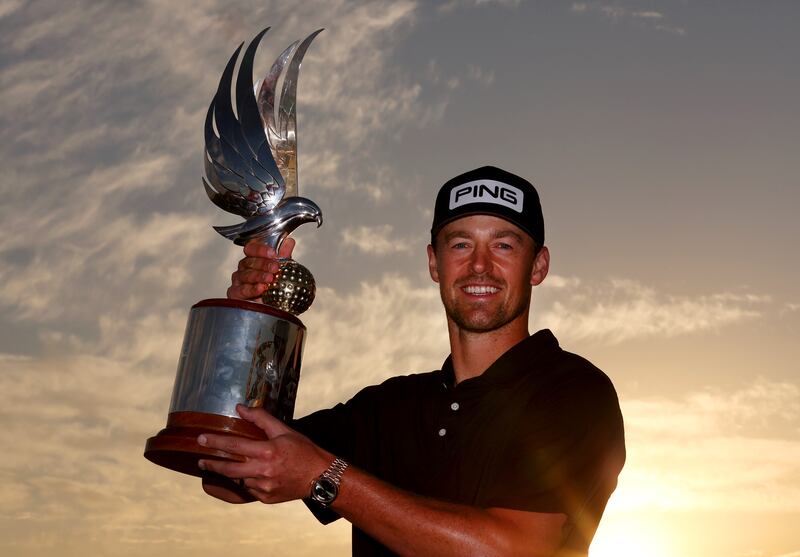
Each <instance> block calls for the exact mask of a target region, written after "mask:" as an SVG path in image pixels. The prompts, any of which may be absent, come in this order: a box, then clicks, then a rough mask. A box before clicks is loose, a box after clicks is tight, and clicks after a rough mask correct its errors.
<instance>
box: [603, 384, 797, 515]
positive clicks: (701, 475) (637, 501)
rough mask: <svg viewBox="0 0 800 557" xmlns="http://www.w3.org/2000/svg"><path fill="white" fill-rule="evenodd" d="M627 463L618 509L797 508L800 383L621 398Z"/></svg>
mask: <svg viewBox="0 0 800 557" xmlns="http://www.w3.org/2000/svg"><path fill="white" fill-rule="evenodd" d="M621 405H622V410H623V414H624V416H625V423H626V439H627V441H626V442H627V446H628V462H627V464H626V468H625V470H624V471H623V476H622V479H621V482H620V487H619V489H618V492H617V494H616V495H615V496H614V498H613V499H612V502H613V505H614V508H617V509H619V510H635V509H639V510H641V509H644V508H651V509H652V508H656V509H721V510H725V511H747V512H796V511H798V510H800V464H798V463H800V441H798V440H797V436H796V433H797V430H796V423H797V420H798V418H800V386H799V385H797V384H795V383H788V382H774V381H770V380H767V379H764V378H759V379H756V380H754V381H753V382H752V383H751V384H749V385H747V386H745V387H742V388H741V389H739V390H737V391H733V392H727V393H726V392H722V391H719V390H711V389H708V390H703V391H699V392H692V393H688V394H687V395H685V396H684V397H683V398H681V399H678V400H675V399H665V398H648V399H640V400H635V399H630V400H629V399H626V398H625V397H623V398H622V400H621Z"/></svg>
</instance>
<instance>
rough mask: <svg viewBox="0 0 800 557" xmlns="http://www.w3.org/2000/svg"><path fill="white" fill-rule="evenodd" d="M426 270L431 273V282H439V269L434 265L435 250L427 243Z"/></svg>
mask: <svg viewBox="0 0 800 557" xmlns="http://www.w3.org/2000/svg"><path fill="white" fill-rule="evenodd" d="M428 272H429V273H430V274H431V278H432V279H433V282H439V269H438V268H437V267H436V250H434V249H433V246H432V245H430V244H428Z"/></svg>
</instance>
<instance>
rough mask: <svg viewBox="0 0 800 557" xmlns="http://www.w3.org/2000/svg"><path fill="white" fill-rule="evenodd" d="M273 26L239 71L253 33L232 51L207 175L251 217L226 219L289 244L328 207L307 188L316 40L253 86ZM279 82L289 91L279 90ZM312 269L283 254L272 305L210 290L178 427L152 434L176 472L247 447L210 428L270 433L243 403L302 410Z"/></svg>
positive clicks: (149, 448) (189, 351) (242, 233)
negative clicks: (305, 124) (220, 445)
mask: <svg viewBox="0 0 800 557" xmlns="http://www.w3.org/2000/svg"><path fill="white" fill-rule="evenodd" d="M268 30H269V28H267V29H264V30H263V31H261V32H260V33H259V34H258V35H256V36H255V38H254V39H253V40H252V41H251V42H250V44H249V45H248V47H247V49H246V50H245V52H244V55H243V56H242V57H241V62H240V64H239V72H238V74H237V77H236V84H235V99H236V107H235V110H234V106H233V101H232V97H231V92H232V88H233V83H232V80H233V74H234V67H235V66H236V61H237V59H238V58H239V53H240V51H241V49H242V47H243V46H244V43H242V44H240V45H239V48H237V49H236V51H235V52H234V53H233V55H232V56H231V59H230V60H229V61H228V65H227V66H226V67H225V71H224V72H223V73H222V78H221V79H220V82H219V88H218V89H217V93H216V95H215V96H214V99H213V100H212V101H211V105H210V106H209V107H208V114H207V115H206V122H205V143H206V148H205V156H204V162H205V175H206V176H205V178H204V179H203V186H204V187H205V191H206V193H207V194H208V197H209V198H210V199H211V201H212V202H213V203H214V204H215V205H217V206H218V207H220V208H221V209H224V210H225V211H228V212H230V213H234V214H237V215H240V216H242V217H244V218H245V221H244V222H243V223H241V224H236V225H232V226H215V227H214V229H215V230H217V232H219V233H220V234H222V235H223V236H225V237H226V238H228V239H230V240H232V241H233V242H234V243H236V244H238V245H244V244H245V243H247V242H249V241H250V240H253V239H258V240H260V241H262V242H264V243H266V244H268V245H270V246H272V247H273V248H275V250H276V251H277V250H278V249H279V248H280V246H281V243H282V242H283V240H284V239H285V238H286V237H287V236H288V235H289V234H290V233H291V232H292V231H293V230H294V229H295V228H297V227H298V226H300V225H301V224H303V223H306V222H316V223H317V226H320V225H321V224H322V213H321V211H320V209H319V207H317V205H316V204H315V203H314V202H313V201H311V200H309V199H306V198H303V197H299V196H298V195H297V191H298V190H297V119H296V102H295V101H296V97H297V78H298V75H299V72H300V63H301V61H302V60H303V56H304V55H305V53H306V50H307V49H308V47H309V45H310V44H311V41H313V40H314V37H316V36H317V35H318V34H319V33H320V32H321V31H322V29H320V30H318V31H316V32H314V33H312V34H311V35H309V36H308V37H307V38H306V39H305V40H303V41H302V42H301V41H295V42H294V43H292V44H291V45H289V47H288V48H286V50H284V51H283V52H282V53H281V55H280V56H278V58H277V60H275V62H274V63H273V64H272V67H271V68H270V70H269V72H268V73H267V75H266V76H265V77H264V79H263V80H261V81H260V82H259V83H257V84H256V85H255V86H254V85H253V60H254V58H255V54H256V50H257V49H258V45H259V43H260V41H261V39H262V37H263V36H264V34H265V33H266V32H267V31H268ZM279 82H280V83H282V86H281V87H280V94H279V95H278V94H277V91H278V85H279ZM314 293H315V284H314V277H313V276H312V275H311V273H310V272H309V271H308V269H306V268H305V267H303V266H302V265H300V264H299V263H297V262H296V261H294V260H292V259H281V260H280V270H279V271H278V273H276V274H275V280H274V282H273V283H272V284H271V285H270V287H269V289H268V290H267V292H265V293H264V295H263V296H262V300H263V302H264V303H263V304H258V303H252V302H245V301H239V300H229V299H210V300H203V301H201V302H198V303H197V304H195V305H194V306H193V307H192V309H191V312H190V314H189V321H188V323H187V325H186V332H185V335H184V340H183V348H182V349H181V355H180V359H179V361H178V371H177V375H176V377H175V385H174V387H173V391H172V401H171V403H170V408H169V416H168V418H167V427H166V428H165V429H163V430H161V431H160V432H159V433H158V434H157V435H156V436H154V437H151V438H150V439H148V440H147V444H146V446H145V453H144V455H145V457H146V458H147V459H149V460H151V461H152V462H154V463H156V464H159V465H161V466H165V467H167V468H170V469H172V470H177V471H179V472H183V473H187V474H192V475H195V476H202V475H204V474H205V473H204V472H202V471H201V470H200V469H198V467H197V460H198V459H199V458H201V457H202V458H220V459H234V460H236V459H237V457H236V456H235V455H230V454H227V453H225V452H223V451H218V450H212V449H208V448H205V447H201V446H200V445H198V444H197V442H196V438H197V436H198V435H199V434H200V433H202V432H214V433H224V434H231V435H239V436H243V437H247V438H251V439H263V438H264V437H265V435H264V432H263V431H261V430H260V429H259V428H257V427H256V426H254V425H252V424H250V423H249V422H246V421H244V420H242V419H240V418H239V417H238V414H237V413H236V405H237V404H244V405H247V406H251V407H264V408H266V409H267V410H268V411H269V412H270V413H271V414H273V415H274V416H277V417H278V418H280V419H282V420H290V419H291V418H292V414H293V411H294V403H295V397H296V394H297V383H298V380H299V376H300V362H301V356H302V352H303V342H304V340H305V333H306V328H305V326H304V325H303V323H302V321H300V319H298V318H297V317H296V316H297V315H298V314H300V313H302V312H303V311H305V310H306V309H308V307H309V306H310V305H311V302H312V301H313V300H314Z"/></svg>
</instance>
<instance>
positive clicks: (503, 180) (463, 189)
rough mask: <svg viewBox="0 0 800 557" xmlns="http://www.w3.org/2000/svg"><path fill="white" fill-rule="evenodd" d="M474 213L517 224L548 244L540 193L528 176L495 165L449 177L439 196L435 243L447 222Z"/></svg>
mask: <svg viewBox="0 0 800 557" xmlns="http://www.w3.org/2000/svg"><path fill="white" fill-rule="evenodd" d="M470 215H493V216H496V217H500V218H501V219H505V220H507V221H508V222H510V223H512V224H515V225H516V226H518V227H520V228H521V229H522V230H524V231H525V232H527V233H528V235H529V236H530V237H531V238H533V240H534V241H535V242H536V245H537V246H540V247H541V246H543V245H544V217H543V216H542V205H541V203H540V202H539V194H538V193H537V192H536V188H534V187H533V184H531V183H530V182H529V181H527V180H526V179H525V178H521V177H520V176H517V175H516V174H511V173H510V172H506V171H505V170H503V169H501V168H497V167H495V166H482V167H481V168H476V169H475V170H470V171H469V172H465V173H464V174H461V175H459V176H456V177H455V178H452V179H451V180H448V181H447V182H446V183H445V184H444V185H443V186H442V187H441V189H440V190H439V193H438V195H437V196H436V207H435V208H434V210H433V225H432V226H431V243H432V244H433V243H434V241H435V239H436V234H437V233H438V232H439V230H441V229H442V227H443V226H444V225H446V224H447V223H449V222H452V221H454V220H456V219H460V218H461V217H467V216H470Z"/></svg>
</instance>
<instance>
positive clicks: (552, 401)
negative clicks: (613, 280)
mask: <svg viewBox="0 0 800 557" xmlns="http://www.w3.org/2000/svg"><path fill="white" fill-rule="evenodd" d="M593 371H594V373H579V374H576V376H575V377H572V378H570V379H568V380H562V381H559V382H557V383H556V384H555V385H554V386H553V387H551V388H549V389H547V390H546V391H545V392H544V393H540V394H538V395H537V396H534V397H532V398H530V399H529V400H528V401H527V404H522V405H520V408H519V415H518V416H516V417H515V420H514V421H515V423H516V424H517V425H516V427H515V432H516V433H515V435H512V436H510V438H509V441H508V442H507V444H506V447H505V449H504V450H503V451H501V455H502V456H501V458H500V459H499V462H498V464H497V466H496V468H495V470H496V474H495V476H494V478H495V481H494V482H493V484H492V487H491V489H490V495H489V496H488V498H487V501H488V503H489V505H488V506H496V507H505V508H514V509H520V510H527V511H534V512H546V513H564V514H566V515H568V517H569V522H570V523H571V524H572V525H573V526H581V528H580V529H581V530H583V531H584V533H588V532H587V530H591V533H592V534H593V532H594V528H596V526H597V522H598V521H599V518H600V515H601V514H602V512H603V509H604V508H605V504H606V502H607V501H608V497H609V496H610V495H611V492H612V491H613V490H614V488H615V487H616V483H617V476H618V475H619V472H620V470H621V469H622V465H623V463H624V461H625V442H624V433H623V423H622V415H621V412H620V409H619V402H618V399H617V394H616V392H615V391H614V387H613V385H612V384H611V381H610V380H609V379H608V378H607V377H606V376H605V375H604V374H603V373H602V372H600V371H599V370H593ZM590 538H591V536H589V539H590Z"/></svg>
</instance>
